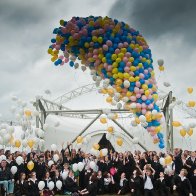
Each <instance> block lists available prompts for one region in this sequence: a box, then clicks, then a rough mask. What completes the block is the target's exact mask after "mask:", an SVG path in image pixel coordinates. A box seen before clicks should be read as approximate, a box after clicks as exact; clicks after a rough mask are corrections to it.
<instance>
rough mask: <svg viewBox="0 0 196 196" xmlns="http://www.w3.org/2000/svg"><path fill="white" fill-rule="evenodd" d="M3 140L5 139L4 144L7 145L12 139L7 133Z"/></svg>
mask: <svg viewBox="0 0 196 196" xmlns="http://www.w3.org/2000/svg"><path fill="white" fill-rule="evenodd" d="M3 138H4V142H5V143H6V144H7V143H8V142H9V140H10V139H11V135H10V134H9V133H6V134H5V135H4V137H3Z"/></svg>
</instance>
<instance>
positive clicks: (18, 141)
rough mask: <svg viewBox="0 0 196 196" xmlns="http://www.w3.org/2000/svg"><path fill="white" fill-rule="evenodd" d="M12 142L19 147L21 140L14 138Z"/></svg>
mask: <svg viewBox="0 0 196 196" xmlns="http://www.w3.org/2000/svg"><path fill="white" fill-rule="evenodd" d="M14 144H15V147H17V148H20V146H21V141H20V140H15V142H14Z"/></svg>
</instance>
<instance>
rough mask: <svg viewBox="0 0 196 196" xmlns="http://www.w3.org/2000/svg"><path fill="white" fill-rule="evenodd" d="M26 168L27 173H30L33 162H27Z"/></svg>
mask: <svg viewBox="0 0 196 196" xmlns="http://www.w3.org/2000/svg"><path fill="white" fill-rule="evenodd" d="M27 168H28V170H29V171H31V170H32V169H33V168H34V163H33V161H29V162H28V163H27Z"/></svg>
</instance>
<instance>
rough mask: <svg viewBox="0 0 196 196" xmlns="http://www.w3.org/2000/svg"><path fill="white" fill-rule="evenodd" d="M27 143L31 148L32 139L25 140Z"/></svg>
mask: <svg viewBox="0 0 196 196" xmlns="http://www.w3.org/2000/svg"><path fill="white" fill-rule="evenodd" d="M27 144H28V146H29V148H33V145H34V144H35V143H34V141H33V140H32V139H29V140H28V141H27Z"/></svg>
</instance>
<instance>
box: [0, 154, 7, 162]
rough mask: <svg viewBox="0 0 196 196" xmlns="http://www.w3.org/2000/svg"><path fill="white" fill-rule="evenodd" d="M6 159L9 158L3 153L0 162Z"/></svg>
mask: <svg viewBox="0 0 196 196" xmlns="http://www.w3.org/2000/svg"><path fill="white" fill-rule="evenodd" d="M3 160H4V161H6V160H7V158H6V156H5V155H4V154H3V155H1V156H0V163H1V161H3Z"/></svg>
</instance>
